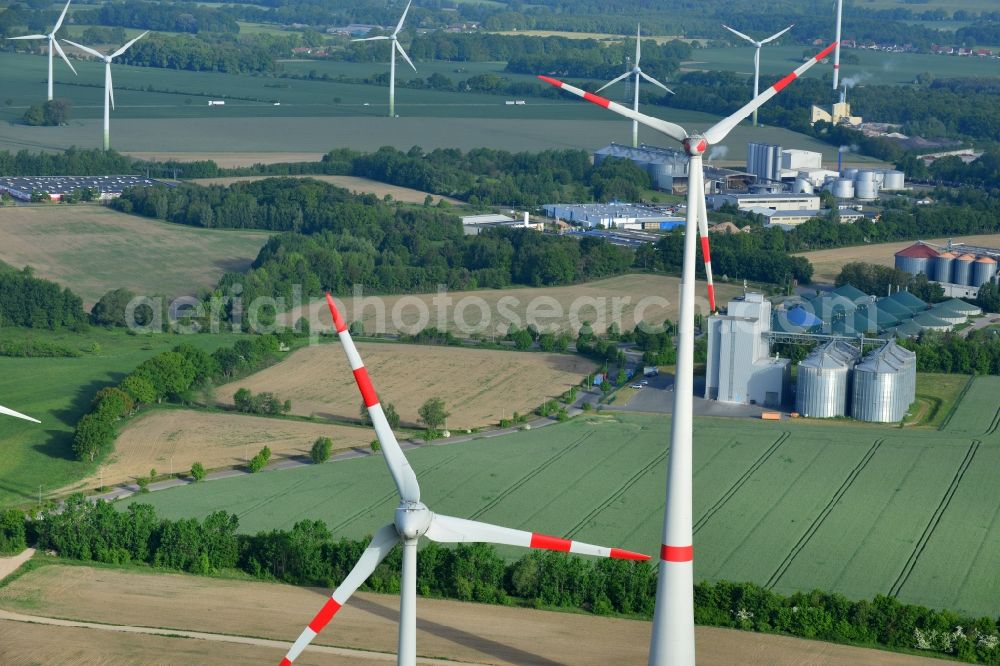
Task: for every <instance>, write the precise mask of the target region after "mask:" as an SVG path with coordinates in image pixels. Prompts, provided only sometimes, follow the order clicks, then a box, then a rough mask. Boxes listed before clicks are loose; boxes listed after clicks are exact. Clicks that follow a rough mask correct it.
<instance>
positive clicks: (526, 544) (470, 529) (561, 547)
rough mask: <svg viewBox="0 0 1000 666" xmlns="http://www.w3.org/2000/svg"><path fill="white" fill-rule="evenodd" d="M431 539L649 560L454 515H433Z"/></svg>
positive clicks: (427, 534) (627, 553)
mask: <svg viewBox="0 0 1000 666" xmlns="http://www.w3.org/2000/svg"><path fill="white" fill-rule="evenodd" d="M424 536H426V537H427V538H428V539H430V540H431V541H437V542H439V543H496V544H501V545H505V546H520V547H522V548H538V549H541V550H554V551H559V552H564V553H575V554H577V555H593V556H595V557H611V558H614V559H617V560H648V559H649V556H648V555H643V554H642V553H633V552H632V551H630V550H621V549H620V548H606V547H604V546H594V545H592V544H589V543H583V542H580V541H571V540H569V539H560V538H559V537H554V536H547V535H545V534H539V533H538V532H525V531H524V530H515V529H511V528H509V527H500V526H499V525H490V524H489V523H481V522H479V521H476V520H465V519H464V518H453V517H451V516H443V515H441V514H439V513H436V514H434V518H433V519H432V520H431V526H430V527H429V528H427V532H426V533H424Z"/></svg>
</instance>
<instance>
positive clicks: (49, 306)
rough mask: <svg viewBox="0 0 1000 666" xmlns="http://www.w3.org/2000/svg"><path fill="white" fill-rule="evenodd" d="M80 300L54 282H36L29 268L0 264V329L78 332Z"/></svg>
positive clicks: (83, 319) (82, 317)
mask: <svg viewBox="0 0 1000 666" xmlns="http://www.w3.org/2000/svg"><path fill="white" fill-rule="evenodd" d="M86 325H87V315H86V314H84V312H83V300H82V299H81V298H80V297H79V296H77V295H76V294H74V293H73V292H72V291H70V290H69V288H68V287H61V286H59V285H58V284H56V283H55V282H50V281H49V280H43V279H41V278H36V277H35V276H34V274H33V271H32V270H31V268H29V267H25V268H24V269H23V270H20V271H15V270H12V269H10V268H9V267H7V266H5V265H2V264H0V326H24V327H27V328H47V329H50V330H55V329H59V328H71V329H74V330H75V329H78V328H80V327H86Z"/></svg>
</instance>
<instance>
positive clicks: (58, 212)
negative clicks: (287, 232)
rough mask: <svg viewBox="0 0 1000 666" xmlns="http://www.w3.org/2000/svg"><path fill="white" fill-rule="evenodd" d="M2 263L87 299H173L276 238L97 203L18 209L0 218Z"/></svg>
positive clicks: (206, 284)
mask: <svg viewBox="0 0 1000 666" xmlns="http://www.w3.org/2000/svg"><path fill="white" fill-rule="evenodd" d="M0 234H3V243H0V261H4V262H6V263H7V264H10V265H11V266H14V267H15V268H21V267H23V266H31V267H32V268H34V269H35V274H36V275H37V276H38V277H43V278H47V279H50V280H55V281H56V282H59V283H60V284H62V285H65V286H67V287H69V288H70V289H72V290H73V291H74V292H75V293H76V294H78V295H79V296H80V297H81V298H83V301H84V306H85V307H87V308H88V309H89V308H90V306H92V305H93V304H94V303H96V302H97V301H98V299H100V297H101V296H103V295H104V294H105V293H106V292H107V291H109V290H111V289H117V288H119V287H125V288H128V289H130V290H132V291H134V292H135V293H136V294H140V295H149V296H154V295H157V294H162V295H165V296H168V297H173V296H184V295H194V294H197V293H198V292H200V291H202V290H204V289H209V288H211V287H213V286H215V284H216V283H217V282H218V281H219V276H220V275H221V274H222V273H223V272H225V271H242V270H246V269H247V268H249V266H250V263H251V262H252V261H253V260H254V258H255V257H256V256H257V252H258V251H259V250H260V248H261V246H262V245H264V243H265V242H266V241H267V238H268V236H269V235H270V234H268V233H267V232H260V231H242V230H240V231H236V230H216V229H197V228H194V227H185V226H181V225H177V224H169V223H167V222H158V221H156V220H151V219H149V218H145V217H138V216H134V215H126V214H124V213H118V212H116V211H113V210H111V209H110V208H105V207H104V206H98V205H75V206H66V205H47V206H16V207H13V208H6V209H4V212H3V217H2V220H0Z"/></svg>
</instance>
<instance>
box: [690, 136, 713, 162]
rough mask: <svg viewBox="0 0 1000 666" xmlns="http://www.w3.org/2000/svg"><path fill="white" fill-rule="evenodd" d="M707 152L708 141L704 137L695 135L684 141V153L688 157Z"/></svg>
mask: <svg viewBox="0 0 1000 666" xmlns="http://www.w3.org/2000/svg"><path fill="white" fill-rule="evenodd" d="M707 150H708V141H706V140H705V138H704V137H701V136H697V135H695V136H690V137H688V138H686V139H684V152H685V153H687V155H688V157H694V156H695V155H704V154H705V152H706V151H707Z"/></svg>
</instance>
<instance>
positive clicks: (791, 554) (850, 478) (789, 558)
mask: <svg viewBox="0 0 1000 666" xmlns="http://www.w3.org/2000/svg"><path fill="white" fill-rule="evenodd" d="M884 441H885V440H884V439H876V440H875V441H874V442H873V443H872V445H871V447H870V448H869V449H868V451H867V452H866V453H865V455H864V456H862V457H861V460H860V461H858V464H857V465H855V466H854V469H852V470H851V471H850V473H849V474H848V475H847V478H845V479H844V482H843V483H841V484H840V487H839V488H837V492H835V493H834V494H833V497H831V498H830V501H829V502H827V503H826V506H824V507H823V510H822V511H820V512H819V515H818V516H816V519H815V520H813V522H812V524H811V525H809V527H808V528H807V529H806V531H805V532H804V533H803V534H802V536H801V537H799V540H798V541H796V542H795V545H794V546H792V549H791V550H790V551H788V555H786V556H785V559H783V560H782V561H781V564H779V565H778V568H777V569H775V570H774V573H772V574H771V577H770V578H768V579H767V583H765V587H767V588H769V589H773V588H774V586H775V585H777V584H778V581H779V580H781V577H782V576H784V575H785V572H786V571H788V567H790V566H792V562H793V561H794V560H795V558H796V557H798V554H799V553H800V552H802V549H803V548H805V547H806V544H807V543H809V540H810V539H812V538H813V536H815V534H816V532H817V531H819V528H820V527H822V526H823V523H824V522H825V521H826V519H827V517H828V516H829V515H830V514H831V513H832V512H833V509H834V508H835V507H836V506H837V504H838V503H839V502H840V500H841V498H843V497H844V495H845V494H846V493H847V491H848V490H849V489H850V487H851V486H852V485H854V481H855V480H857V478H858V475H859V474H861V472H862V471H863V470H864V468H865V467H867V466H868V463H869V462H871V459H872V458H874V457H875V454H876V453H878V450H879V447H881V446H882V443H883V442H884Z"/></svg>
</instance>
